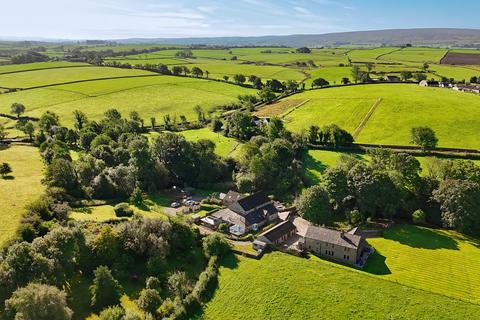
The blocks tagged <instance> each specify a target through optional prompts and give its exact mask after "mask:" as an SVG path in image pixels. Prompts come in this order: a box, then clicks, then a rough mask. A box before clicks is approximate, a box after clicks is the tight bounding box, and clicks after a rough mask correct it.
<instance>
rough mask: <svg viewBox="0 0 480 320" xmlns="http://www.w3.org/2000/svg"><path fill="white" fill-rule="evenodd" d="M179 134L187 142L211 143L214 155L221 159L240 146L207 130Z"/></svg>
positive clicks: (233, 140) (235, 141)
mask: <svg viewBox="0 0 480 320" xmlns="http://www.w3.org/2000/svg"><path fill="white" fill-rule="evenodd" d="M180 134H181V135H183V136H184V137H185V139H187V140H188V141H198V140H201V139H208V140H211V141H213V142H214V143H215V153H216V154H218V155H219V156H222V157H227V156H229V155H231V154H232V152H234V151H235V150H236V149H237V147H238V146H239V145H240V142H238V141H237V140H235V139H233V138H228V137H225V136H223V135H222V134H221V133H215V132H213V131H212V130H210V129H209V128H202V129H198V130H187V131H182V132H180Z"/></svg>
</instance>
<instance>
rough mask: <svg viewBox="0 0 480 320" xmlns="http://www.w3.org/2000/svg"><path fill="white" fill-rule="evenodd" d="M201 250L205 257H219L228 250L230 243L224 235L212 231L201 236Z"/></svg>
mask: <svg viewBox="0 0 480 320" xmlns="http://www.w3.org/2000/svg"><path fill="white" fill-rule="evenodd" d="M203 251H204V252H205V255H206V256H207V257H213V256H217V257H221V256H223V255H225V254H226V253H228V252H229V251H230V244H229V243H228V241H227V239H226V238H225V236H224V235H222V234H220V233H212V234H209V235H208V236H206V237H205V238H203Z"/></svg>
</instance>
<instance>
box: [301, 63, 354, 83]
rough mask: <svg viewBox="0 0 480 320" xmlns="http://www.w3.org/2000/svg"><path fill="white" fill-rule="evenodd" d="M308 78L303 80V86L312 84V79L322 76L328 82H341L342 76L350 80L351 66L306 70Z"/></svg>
mask: <svg viewBox="0 0 480 320" xmlns="http://www.w3.org/2000/svg"><path fill="white" fill-rule="evenodd" d="M308 73H309V74H310V78H308V79H307V80H306V81H305V88H310V87H311V86H312V82H313V80H315V79H317V78H324V79H325V80H327V81H328V82H330V84H340V83H342V78H348V79H350V81H352V79H351V78H352V68H350V67H327V68H320V69H315V70H310V71H308Z"/></svg>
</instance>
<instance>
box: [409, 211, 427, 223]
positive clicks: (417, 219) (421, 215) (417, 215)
mask: <svg viewBox="0 0 480 320" xmlns="http://www.w3.org/2000/svg"><path fill="white" fill-rule="evenodd" d="M412 221H413V223H415V224H419V225H422V224H425V222H426V214H425V212H423V210H421V209H418V210H416V211H415V212H414V213H412Z"/></svg>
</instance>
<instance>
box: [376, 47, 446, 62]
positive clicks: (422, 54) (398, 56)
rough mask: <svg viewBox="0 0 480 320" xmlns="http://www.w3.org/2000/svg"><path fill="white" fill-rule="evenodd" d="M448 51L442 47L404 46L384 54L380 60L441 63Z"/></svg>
mask: <svg viewBox="0 0 480 320" xmlns="http://www.w3.org/2000/svg"><path fill="white" fill-rule="evenodd" d="M446 53H447V49H440V48H416V47H411V48H403V49H401V50H396V51H392V52H391V53H388V54H385V55H382V56H381V57H379V60H384V61H400V62H414V63H424V62H428V63H440V60H441V59H442V57H443V56H444V55H445V54H446Z"/></svg>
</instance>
